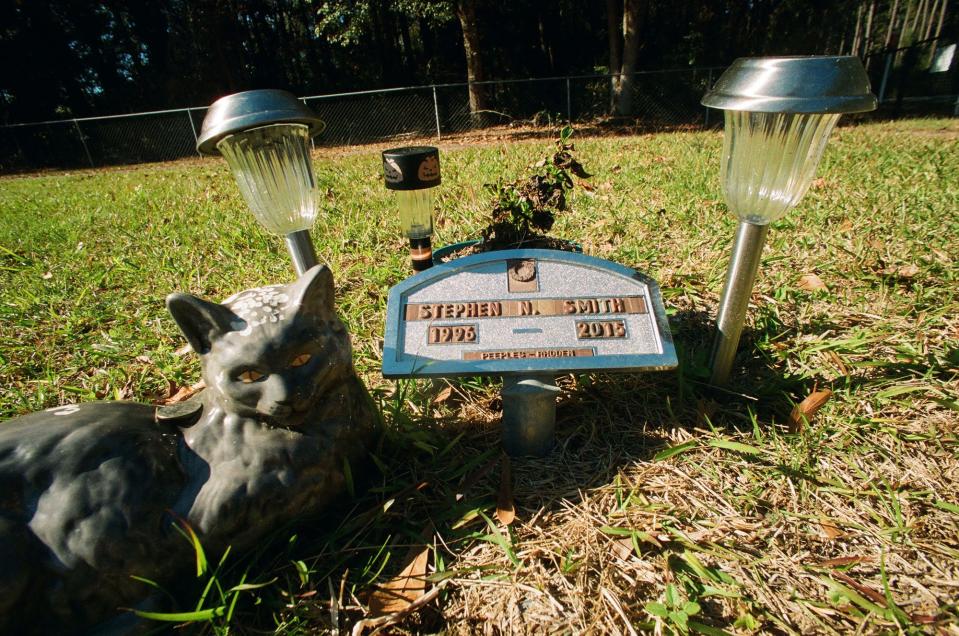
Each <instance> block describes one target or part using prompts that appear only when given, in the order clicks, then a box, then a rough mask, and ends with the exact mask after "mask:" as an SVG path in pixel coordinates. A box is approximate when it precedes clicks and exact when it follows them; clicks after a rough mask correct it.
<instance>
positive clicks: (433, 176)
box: [416, 155, 440, 182]
mask: <svg viewBox="0 0 959 636" xmlns="http://www.w3.org/2000/svg"><path fill="white" fill-rule="evenodd" d="M416 176H417V177H419V179H420V181H425V182H432V181H436V180H437V179H439V178H440V160H439V157H438V156H437V155H430V156H428V157H426V158H425V159H423V161H421V162H420V167H419V168H418V169H417V171H416Z"/></svg>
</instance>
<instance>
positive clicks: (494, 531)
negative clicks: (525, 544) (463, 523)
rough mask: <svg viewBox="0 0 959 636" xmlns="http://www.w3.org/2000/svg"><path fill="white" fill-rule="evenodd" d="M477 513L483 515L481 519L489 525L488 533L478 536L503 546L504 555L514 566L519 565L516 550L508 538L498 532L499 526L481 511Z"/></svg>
mask: <svg viewBox="0 0 959 636" xmlns="http://www.w3.org/2000/svg"><path fill="white" fill-rule="evenodd" d="M479 514H480V516H481V517H483V521H485V522H486V525H487V526H489V529H490V534H487V535H483V536H482V537H480V538H481V539H483V540H484V541H489V542H490V543H495V544H496V545H498V546H499V547H501V548H503V552H505V553H506V556H507V558H509V560H510V562H511V563H512V564H513V565H514V566H515V567H519V566H520V565H521V564H520V560H519V559H518V558H517V557H516V552H515V551H514V550H513V546H512V545H511V544H510V542H509V540H508V539H507V538H506V537H504V536H503V535H502V534H501V533H500V531H499V528H497V527H496V524H495V523H493V521H492V519H490V518H489V517H487V516H486V515H485V514H483V512H482V511H481V512H480V513H479Z"/></svg>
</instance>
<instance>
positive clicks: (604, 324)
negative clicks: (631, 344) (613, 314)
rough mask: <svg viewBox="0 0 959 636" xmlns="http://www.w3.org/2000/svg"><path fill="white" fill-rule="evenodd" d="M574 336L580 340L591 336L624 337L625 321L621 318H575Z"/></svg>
mask: <svg viewBox="0 0 959 636" xmlns="http://www.w3.org/2000/svg"><path fill="white" fill-rule="evenodd" d="M576 337H577V338H579V339H580V340H583V339H591V338H625V337H626V323H625V322H623V321H622V320H577V321H576Z"/></svg>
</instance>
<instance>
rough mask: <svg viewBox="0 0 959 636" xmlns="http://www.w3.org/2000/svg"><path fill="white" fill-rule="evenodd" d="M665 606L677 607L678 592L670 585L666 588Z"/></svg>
mask: <svg viewBox="0 0 959 636" xmlns="http://www.w3.org/2000/svg"><path fill="white" fill-rule="evenodd" d="M666 604H667V605H669V606H670V607H679V592H678V591H677V590H676V586H675V585H673V584H672V583H670V584H669V585H667V586H666Z"/></svg>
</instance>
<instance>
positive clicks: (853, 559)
mask: <svg viewBox="0 0 959 636" xmlns="http://www.w3.org/2000/svg"><path fill="white" fill-rule="evenodd" d="M870 561H872V559H871V558H869V557H864V556H847V557H837V558H835V559H826V560H825V561H820V562H819V563H817V564H816V565H817V566H818V567H821V568H839V567H842V566H844V565H855V564H856V563H868V562H870Z"/></svg>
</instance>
